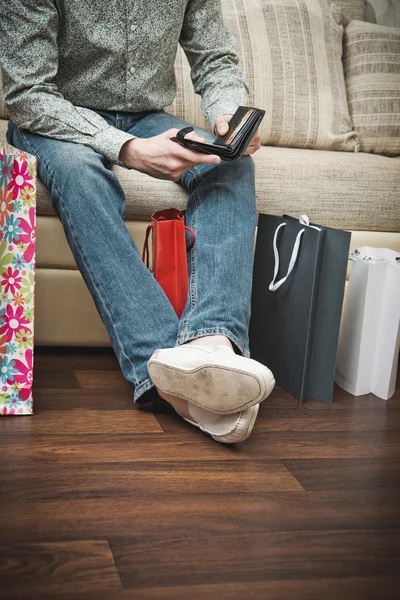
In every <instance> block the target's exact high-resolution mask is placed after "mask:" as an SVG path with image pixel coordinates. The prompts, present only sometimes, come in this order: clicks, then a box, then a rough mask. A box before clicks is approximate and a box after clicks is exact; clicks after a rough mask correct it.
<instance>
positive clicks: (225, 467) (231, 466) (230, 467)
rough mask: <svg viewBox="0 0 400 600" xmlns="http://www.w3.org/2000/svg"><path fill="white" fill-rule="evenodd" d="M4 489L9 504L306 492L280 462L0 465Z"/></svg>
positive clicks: (0, 475) (0, 477) (0, 478)
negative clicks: (28, 497) (69, 466)
mask: <svg viewBox="0 0 400 600" xmlns="http://www.w3.org/2000/svg"><path fill="white" fill-rule="evenodd" d="M0 480H1V481H2V484H1V488H2V493H3V494H5V495H6V496H7V498H8V501H9V502H11V503H14V502H23V501H24V499H25V497H26V490H27V489H29V490H30V497H31V498H35V501H36V502H37V501H39V500H40V499H42V500H56V499H60V500H66V499H77V498H102V499H104V498H121V497H128V498H129V497H132V498H134V497H138V495H140V496H141V497H143V496H146V494H148V492H149V489H151V492H152V494H154V495H157V494H160V495H161V494H162V495H172V496H176V497H180V495H181V494H182V490H185V491H186V492H185V493H187V494H191V495H195V494H201V495H203V496H204V495H206V496H209V497H210V496H215V495H220V494H228V495H230V494H233V495H234V494H236V493H237V492H238V481H239V482H240V490H241V493H243V494H247V493H249V492H250V493H256V494H263V493H266V492H271V491H275V492H290V491H304V490H303V487H302V486H301V485H300V483H299V482H298V481H297V479H296V478H295V477H294V476H293V475H291V473H290V472H289V471H288V470H287V469H286V467H285V466H284V465H283V464H282V462H281V461H278V460H275V461H273V460H264V461H258V462H252V461H241V462H240V463H232V462H230V463H228V464H227V463H226V462H224V461H221V462H219V461H207V462H206V461H199V462H196V463H191V462H190V463H189V462H183V461H182V462H173V463H168V462H166V461H165V462H162V463H161V462H156V463H148V462H145V463H144V462H135V463H122V464H112V465H109V464H107V463H104V464H99V465H95V467H93V466H86V465H81V466H80V467H79V469H77V470H75V469H74V470H71V469H70V468H68V467H67V468H65V467H63V466H57V467H56V468H50V467H48V468H47V469H46V470H43V467H42V465H40V464H39V465H37V466H32V467H29V468H22V467H19V466H18V465H15V466H14V467H13V469H12V470H11V469H10V468H9V466H8V467H4V466H2V465H0Z"/></svg>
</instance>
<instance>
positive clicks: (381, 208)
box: [0, 120, 400, 231]
mask: <svg viewBox="0 0 400 600" xmlns="http://www.w3.org/2000/svg"><path fill="white" fill-rule="evenodd" d="M6 127H7V124H6V121H2V120H0V139H1V138H4V137H5V131H6ZM254 161H255V164H256V186H257V207H258V211H259V212H263V213H272V214H277V215H279V214H283V213H285V212H287V213H289V214H293V215H297V214H299V215H300V214H304V213H307V214H308V215H309V217H310V219H311V220H312V221H315V222H319V223H321V224H323V225H327V226H332V227H340V228H342V229H353V230H357V229H359V230H366V231H368V230H371V231H400V211H399V203H398V199H399V196H400V159H398V158H387V157H385V156H379V155H376V154H367V153H364V152H355V153H347V152H330V151H322V150H320V151H319V150H299V149H296V148H275V147H273V146H263V147H262V148H261V149H260V150H259V151H258V152H257V153H256V154H255V155H254ZM114 169H115V172H116V174H117V176H118V179H119V180H120V182H121V184H122V187H123V188H124V191H125V194H126V199H127V203H126V219H127V220H129V221H137V220H138V221H148V220H149V219H150V217H151V214H152V213H153V212H154V211H156V210H160V209H162V208H168V207H171V206H175V207H176V208H179V209H180V210H183V209H184V208H185V206H186V203H187V198H188V193H187V192H186V191H185V190H184V189H183V188H182V187H181V186H180V185H178V184H176V183H173V182H172V181H161V180H159V179H155V178H153V177H150V176H148V175H145V174H143V173H139V172H138V171H133V170H128V169H123V168H121V167H114ZM377 199H379V201H378V200H377ZM37 212H38V214H39V215H54V214H55V213H54V210H53V207H52V205H51V200H50V197H49V194H48V192H47V190H46V188H45V187H44V185H43V184H42V183H41V181H38V185H37Z"/></svg>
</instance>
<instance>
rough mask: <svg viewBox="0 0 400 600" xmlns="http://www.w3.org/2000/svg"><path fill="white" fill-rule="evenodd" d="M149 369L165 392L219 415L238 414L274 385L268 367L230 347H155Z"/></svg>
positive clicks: (161, 389) (257, 402)
mask: <svg viewBox="0 0 400 600" xmlns="http://www.w3.org/2000/svg"><path fill="white" fill-rule="evenodd" d="M148 369H149V374H150V377H151V379H152V380H153V382H154V384H155V386H156V387H157V388H158V389H159V390H160V391H161V392H163V393H164V394H170V395H172V396H176V397H177V398H182V399H183V400H187V401H188V402H190V403H191V404H194V405H195V406H199V407H201V408H204V409H206V410H208V411H210V412H214V413H218V414H232V413H238V412H240V411H241V410H244V409H246V408H250V406H254V405H255V404H259V403H260V402H262V401H263V400H265V398H267V397H268V396H269V394H270V393H271V392H272V390H273V387H274V385H275V379H274V376H273V375H272V373H271V371H270V370H269V369H268V368H267V367H265V366H264V365H262V364H261V363H259V362H257V361H255V360H252V359H251V358H245V357H244V356H239V355H238V354H235V353H234V351H233V350H232V349H231V348H229V347H227V346H201V345H200V344H199V345H197V344H185V345H183V346H177V347H175V348H166V349H163V350H156V351H155V352H154V354H153V356H152V357H151V358H150V360H149V362H148Z"/></svg>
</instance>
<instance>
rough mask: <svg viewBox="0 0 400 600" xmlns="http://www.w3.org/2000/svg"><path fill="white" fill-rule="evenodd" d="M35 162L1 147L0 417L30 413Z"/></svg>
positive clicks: (10, 148) (10, 149) (8, 147)
mask: <svg viewBox="0 0 400 600" xmlns="http://www.w3.org/2000/svg"><path fill="white" fill-rule="evenodd" d="M35 209H36V158H35V157H33V156H30V155H28V154H26V152H22V151H21V150H17V149H16V148H13V147H12V146H9V145H8V144H6V145H5V146H4V147H3V148H2V147H1V146H0V283H1V290H0V416H1V415H3V416H11V415H26V414H31V413H32V412H33V401H32V381H33V318H34V291H35V247H36V210H35Z"/></svg>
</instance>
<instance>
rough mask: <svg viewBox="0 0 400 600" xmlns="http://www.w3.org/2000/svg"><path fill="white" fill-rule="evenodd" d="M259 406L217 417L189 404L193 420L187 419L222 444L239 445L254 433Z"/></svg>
mask: <svg viewBox="0 0 400 600" xmlns="http://www.w3.org/2000/svg"><path fill="white" fill-rule="evenodd" d="M258 406H259V405H258V404H256V405H255V406H251V407H250V408H247V409H246V410H242V412H240V413H239V414H235V415H216V414H214V413H210V412H209V411H208V410H204V408H200V407H198V406H193V405H192V406H191V405H190V404H188V411H189V414H190V416H191V417H192V419H193V421H192V420H189V419H185V417H184V419H185V421H187V422H188V423H191V425H194V426H195V427H198V428H199V429H201V431H204V433H207V434H208V435H211V437H212V438H213V439H214V440H215V441H216V442H220V443H221V444H238V443H239V442H244V440H247V438H248V437H249V435H250V434H251V432H252V431H253V427H254V424H255V422H256V418H257V414H258Z"/></svg>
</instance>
